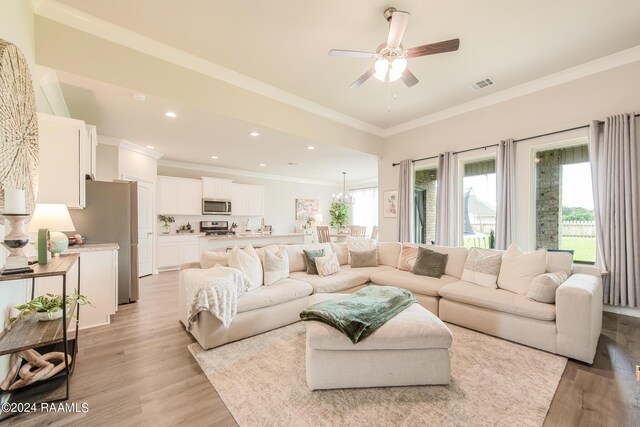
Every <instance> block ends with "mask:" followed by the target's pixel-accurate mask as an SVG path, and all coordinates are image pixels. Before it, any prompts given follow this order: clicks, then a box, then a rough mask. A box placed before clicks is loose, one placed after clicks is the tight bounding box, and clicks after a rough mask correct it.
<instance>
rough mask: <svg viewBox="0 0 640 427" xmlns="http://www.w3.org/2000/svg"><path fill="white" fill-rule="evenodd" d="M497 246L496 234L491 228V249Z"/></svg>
mask: <svg viewBox="0 0 640 427" xmlns="http://www.w3.org/2000/svg"><path fill="white" fill-rule="evenodd" d="M495 248H496V234H495V233H494V232H493V230H491V231H490V232H489V249H495Z"/></svg>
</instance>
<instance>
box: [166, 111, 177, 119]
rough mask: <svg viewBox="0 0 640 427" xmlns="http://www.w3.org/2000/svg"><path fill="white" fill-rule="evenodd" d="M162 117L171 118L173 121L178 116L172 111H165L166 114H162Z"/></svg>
mask: <svg viewBox="0 0 640 427" xmlns="http://www.w3.org/2000/svg"><path fill="white" fill-rule="evenodd" d="M164 115H165V116H167V117H171V118H172V119H175V118H176V117H178V115H177V114H176V113H174V112H173V111H167V112H166V113H164Z"/></svg>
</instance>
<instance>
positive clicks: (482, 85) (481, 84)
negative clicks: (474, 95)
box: [471, 77, 496, 89]
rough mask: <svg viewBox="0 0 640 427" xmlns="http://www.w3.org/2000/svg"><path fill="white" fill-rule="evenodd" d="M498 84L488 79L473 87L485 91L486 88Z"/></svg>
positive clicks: (478, 82)
mask: <svg viewBox="0 0 640 427" xmlns="http://www.w3.org/2000/svg"><path fill="white" fill-rule="evenodd" d="M494 84H496V82H495V81H494V80H493V79H492V78H491V77H487V78H486V79H482V80H479V81H477V82H475V83H474V84H472V85H471V87H472V88H474V89H484V88H485V87H489V86H493V85H494Z"/></svg>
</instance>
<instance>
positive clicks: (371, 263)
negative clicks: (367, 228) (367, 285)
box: [349, 249, 378, 268]
mask: <svg viewBox="0 0 640 427" xmlns="http://www.w3.org/2000/svg"><path fill="white" fill-rule="evenodd" d="M349 253H350V254H351V267H352V268H361V267H377V266H378V250H377V249H372V250H370V251H350V252H349Z"/></svg>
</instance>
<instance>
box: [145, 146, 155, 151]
mask: <svg viewBox="0 0 640 427" xmlns="http://www.w3.org/2000/svg"><path fill="white" fill-rule="evenodd" d="M147 148H148V149H149V150H155V149H156V147H154V146H153V145H147Z"/></svg>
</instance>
